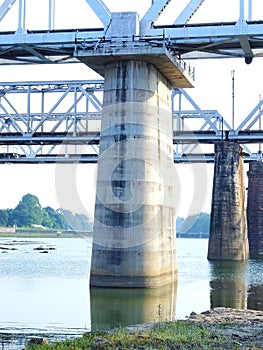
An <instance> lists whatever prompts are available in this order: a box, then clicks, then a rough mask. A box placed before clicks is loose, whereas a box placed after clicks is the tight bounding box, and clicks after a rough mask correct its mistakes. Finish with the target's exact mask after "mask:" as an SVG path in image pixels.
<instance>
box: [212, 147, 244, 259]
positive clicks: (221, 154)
mask: <svg viewBox="0 0 263 350" xmlns="http://www.w3.org/2000/svg"><path fill="white" fill-rule="evenodd" d="M247 258H248V236H247V221H246V209H245V186H244V163H243V157H242V155H241V147H240V146H239V144H238V143H236V142H229V141H220V142H218V143H216V144H215V168H214V182H213V195H212V210H211V221H210V237H209V246H208V259H209V260H246V259H247Z"/></svg>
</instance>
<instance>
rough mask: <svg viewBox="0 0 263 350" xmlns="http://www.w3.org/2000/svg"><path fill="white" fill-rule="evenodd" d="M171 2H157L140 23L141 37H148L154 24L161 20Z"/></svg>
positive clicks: (165, 0) (163, 0) (161, 0)
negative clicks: (160, 17)
mask: <svg viewBox="0 0 263 350" xmlns="http://www.w3.org/2000/svg"><path fill="white" fill-rule="evenodd" d="M170 1H171V0H156V1H155V2H154V3H153V4H152V6H151V7H150V8H149V10H148V11H147V12H146V13H145V15H144V16H143V18H142V19H141V21H140V32H141V35H147V32H148V31H149V30H150V29H151V27H152V25H153V24H154V22H155V21H156V20H157V19H158V18H159V16H160V15H161V13H162V12H163V10H164V9H165V8H166V6H167V5H168V4H169V2H170Z"/></svg>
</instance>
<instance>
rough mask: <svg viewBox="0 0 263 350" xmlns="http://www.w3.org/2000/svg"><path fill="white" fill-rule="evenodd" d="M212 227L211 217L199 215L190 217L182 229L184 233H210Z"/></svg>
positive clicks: (203, 214)
mask: <svg viewBox="0 0 263 350" xmlns="http://www.w3.org/2000/svg"><path fill="white" fill-rule="evenodd" d="M209 227H210V215H209V214H207V213H199V214H194V215H190V216H188V217H187V218H186V219H185V220H184V223H183V225H182V227H181V232H182V233H200V232H203V233H206V232H207V233H208V232H209Z"/></svg>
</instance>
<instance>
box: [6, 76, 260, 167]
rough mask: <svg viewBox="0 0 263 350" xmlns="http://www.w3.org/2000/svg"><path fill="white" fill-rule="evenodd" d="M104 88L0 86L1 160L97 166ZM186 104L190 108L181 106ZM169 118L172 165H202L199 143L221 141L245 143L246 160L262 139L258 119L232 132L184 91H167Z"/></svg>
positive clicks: (94, 84) (85, 84)
mask: <svg viewBox="0 0 263 350" xmlns="http://www.w3.org/2000/svg"><path fill="white" fill-rule="evenodd" d="M103 85H104V82H103V80H90V81H54V82H52V81H46V82H43V81H42V82H13V83H0V162H15V163H18V162H21V163H26V162H28V163H34V162H36V163H37V162H48V163H52V162H69V163H72V162H91V163H94V162H96V161H97V155H98V146H99V140H100V135H99V131H100V119H101V108H102V96H103ZM35 98H36V99H35ZM185 101H186V102H187V103H188V105H190V108H188V109H185V108H183V107H182V106H183V105H184V103H185ZM262 103H263V101H261V102H260V103H259V104H258V105H257V106H256V107H255V109H254V110H253V111H252V112H251V113H250V115H251V118H252V116H253V115H254V113H255V112H256V111H258V110H259V109H261V105H262ZM172 115H173V132H174V134H173V142H174V145H175V156H174V157H175V158H174V159H175V162H180V161H182V162H186V161H191V162H194V161H196V162H197V161H201V155H200V150H199V145H200V144H206V145H213V144H214V143H215V142H217V141H219V140H225V139H229V140H232V141H237V142H241V143H242V144H243V143H244V144H243V148H244V149H245V153H246V159H254V158H255V157H257V155H256V154H253V153H252V152H251V151H250V150H249V149H248V147H247V146H246V145H245V143H258V142H260V140H261V139H263V133H262V132H261V131H260V130H257V129H255V122H256V121H257V120H258V118H259V116H258V117H257V119H255V118H254V119H253V122H250V124H249V126H250V127H251V129H249V128H246V130H245V131H242V130H241V129H242V128H243V125H245V124H247V123H248V122H249V117H247V118H246V119H245V120H244V122H243V123H241V125H240V126H239V127H238V128H237V131H236V132H233V131H232V130H231V127H230V126H229V124H228V123H227V122H226V120H224V118H223V117H222V116H221V115H220V114H219V113H218V112H217V111H214V110H202V109H201V108H200V107H199V106H198V105H197V103H196V102H195V101H193V99H192V98H191V97H190V95H189V94H188V93H187V92H186V91H185V90H183V89H174V90H173V91H172ZM250 115H249V116H250ZM253 128H254V129H253ZM198 152H199V153H198ZM211 154H213V149H212V150H211V151H210V153H207V152H206V153H204V157H203V160H204V161H211Z"/></svg>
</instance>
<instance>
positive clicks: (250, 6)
mask: <svg viewBox="0 0 263 350" xmlns="http://www.w3.org/2000/svg"><path fill="white" fill-rule="evenodd" d="M248 20H249V21H252V0H248Z"/></svg>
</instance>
